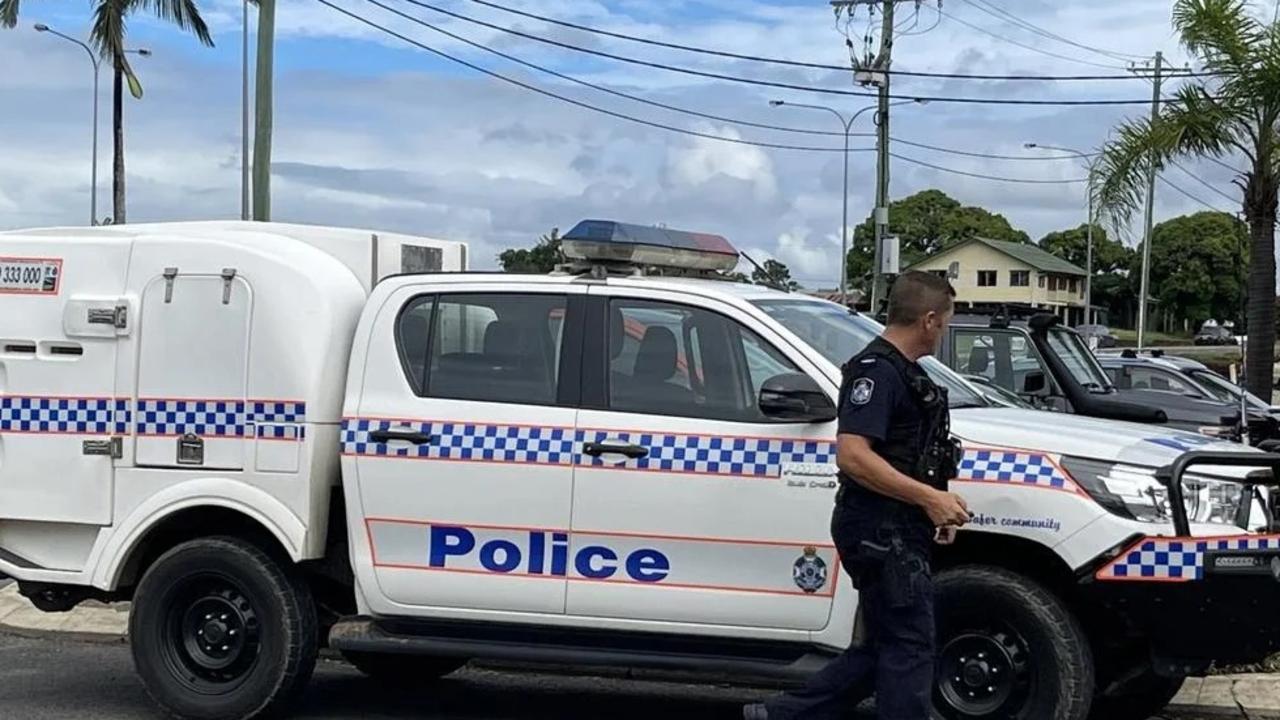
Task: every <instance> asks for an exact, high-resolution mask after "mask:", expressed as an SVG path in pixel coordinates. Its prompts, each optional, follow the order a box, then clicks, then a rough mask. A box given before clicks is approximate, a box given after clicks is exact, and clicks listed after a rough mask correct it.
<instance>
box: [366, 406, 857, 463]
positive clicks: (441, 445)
mask: <svg viewBox="0 0 1280 720" xmlns="http://www.w3.org/2000/svg"><path fill="white" fill-rule="evenodd" d="M392 428H395V429H397V430H408V431H413V432H420V433H424V434H427V435H430V436H431V438H432V441H431V442H430V443H425V444H422V445H408V444H401V443H395V444H388V443H379V442H374V441H372V440H371V439H370V438H369V433H370V432H372V431H374V430H388V429H392ZM341 439H342V451H343V453H345V454H347V455H367V456H381V457H413V458H421V459H435V460H472V461H488V462H515V463H535V464H542V465H570V464H574V463H578V464H582V465H586V466H590V467H601V468H618V469H627V470H642V471H665V472H677V473H700V474H712V475H737V476H747V477H771V478H774V477H779V476H780V475H781V472H782V467H783V465H788V464H799V463H814V464H832V463H834V462H835V447H834V445H833V444H832V443H830V442H827V441H816V440H814V441H810V440H788V439H783V438H735V437H718V436H703V435H674V434H663V433H642V432H619V431H612V430H581V431H574V430H572V429H570V428H559V427H523V426H513V425H486V424H476V423H458V422H405V421H393V420H371V419H364V418H356V419H347V420H345V421H343V424H342V435H341ZM605 440H608V441H611V442H616V443H631V444H635V445H640V446H642V447H645V448H648V449H649V454H648V455H647V456H646V457H643V458H638V459H633V460H628V461H627V462H625V463H614V462H608V461H607V460H605V459H602V458H597V457H591V456H588V455H584V454H581V453H580V448H581V447H582V445H583V444H584V443H587V442H602V441H605Z"/></svg>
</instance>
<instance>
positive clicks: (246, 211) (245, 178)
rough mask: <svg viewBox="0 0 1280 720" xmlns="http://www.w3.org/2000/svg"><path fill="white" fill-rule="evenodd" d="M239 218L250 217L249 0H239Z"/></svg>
mask: <svg viewBox="0 0 1280 720" xmlns="http://www.w3.org/2000/svg"><path fill="white" fill-rule="evenodd" d="M240 2H241V8H240V11H241V13H242V15H241V21H242V26H241V28H240V219H241V220H248V219H249V218H250V217H252V213H251V210H250V204H249V0H240Z"/></svg>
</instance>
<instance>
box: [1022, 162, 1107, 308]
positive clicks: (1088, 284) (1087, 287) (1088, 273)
mask: <svg viewBox="0 0 1280 720" xmlns="http://www.w3.org/2000/svg"><path fill="white" fill-rule="evenodd" d="M1022 146H1023V147H1025V148H1026V149H1028V150H1034V149H1037V148H1038V149H1040V150H1053V151H1056V152H1064V153H1067V154H1069V155H1074V156H1076V157H1078V158H1088V157H1089V153H1084V152H1080V151H1079V150H1073V149H1072V148H1068V147H1061V146H1058V145H1042V144H1040V143H1034V142H1029V143H1023V144H1022ZM1095 162H1096V160H1092V161H1090V162H1088V163H1087V165H1086V167H1087V168H1088V171H1089V175H1090V176H1092V175H1093V165H1094V163H1095ZM1085 194H1086V195H1088V197H1089V200H1088V206H1089V210H1088V212H1089V216H1088V222H1087V223H1086V224H1085V227H1086V228H1087V229H1086V230H1085V267H1084V273H1085V275H1084V317H1085V322H1086V323H1087V324H1092V323H1093V224H1094V217H1093V193H1092V192H1089V191H1088V190H1086V191H1085Z"/></svg>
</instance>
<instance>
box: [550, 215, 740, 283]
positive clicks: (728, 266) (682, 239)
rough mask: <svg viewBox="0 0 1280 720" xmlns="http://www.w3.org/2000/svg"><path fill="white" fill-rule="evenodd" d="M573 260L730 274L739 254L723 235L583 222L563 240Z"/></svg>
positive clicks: (593, 221) (736, 263) (563, 250)
mask: <svg viewBox="0 0 1280 720" xmlns="http://www.w3.org/2000/svg"><path fill="white" fill-rule="evenodd" d="M560 249H561V251H562V252H564V255H565V257H567V258H569V259H571V260H579V261H586V262H605V263H624V264H628V265H636V266H641V267H671V268H686V269H690V270H718V271H721V272H728V271H730V270H733V269H734V268H735V267H737V266H738V251H737V250H736V249H734V247H733V246H732V245H730V244H729V241H728V240H726V239H724V238H723V237H721V236H719V235H709V234H707V233H694V232H685V231H683V230H670V229H668V228H662V227H653V226H649V225H632V224H629V223H620V222H613V221H612V220H583V221H582V222H580V223H578V224H577V225H575V226H574V227H573V229H572V230H570V231H569V232H568V233H566V234H565V235H564V236H562V237H561V245H560Z"/></svg>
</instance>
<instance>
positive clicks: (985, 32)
mask: <svg viewBox="0 0 1280 720" xmlns="http://www.w3.org/2000/svg"><path fill="white" fill-rule="evenodd" d="M938 12H940V13H942V14H944V15H946V16H947V17H948V18H950V19H951V20H954V21H956V22H958V23H960V24H961V25H964V26H965V27H967V28H969V29H970V30H976V31H977V32H980V33H982V34H983V35H987V36H990V37H993V38H995V39H996V40H999V41H1000V42H1004V43H1008V44H1010V45H1016V46H1017V47H1020V48H1022V49H1024V50H1030V51H1031V52H1034V53H1040V54H1041V55H1047V56H1049V57H1052V58H1058V59H1059V60H1066V61H1067V62H1073V63H1079V64H1081V65H1092V66H1094V67H1100V68H1106V69H1108V70H1123V69H1125V68H1124V67H1123V66H1120V65H1104V64H1103V63H1096V62H1093V61H1092V60H1081V59H1080V58H1074V57H1071V56H1069V55H1059V54H1058V53H1055V52H1051V51H1049V50H1045V49H1043V48H1038V47H1036V46H1034V45H1028V44H1026V43H1022V42H1018V41H1017V40H1012V39H1010V38H1007V37H1005V36H1003V35H1000V34H999V33H995V32H992V31H990V30H988V29H986V28H984V27H982V26H980V25H974V24H973V23H971V22H969V21H968V20H965V19H963V18H958V17H956V16H955V15H953V14H952V13H949V12H945V11H943V10H942V9H941V8H939V9H938Z"/></svg>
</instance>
